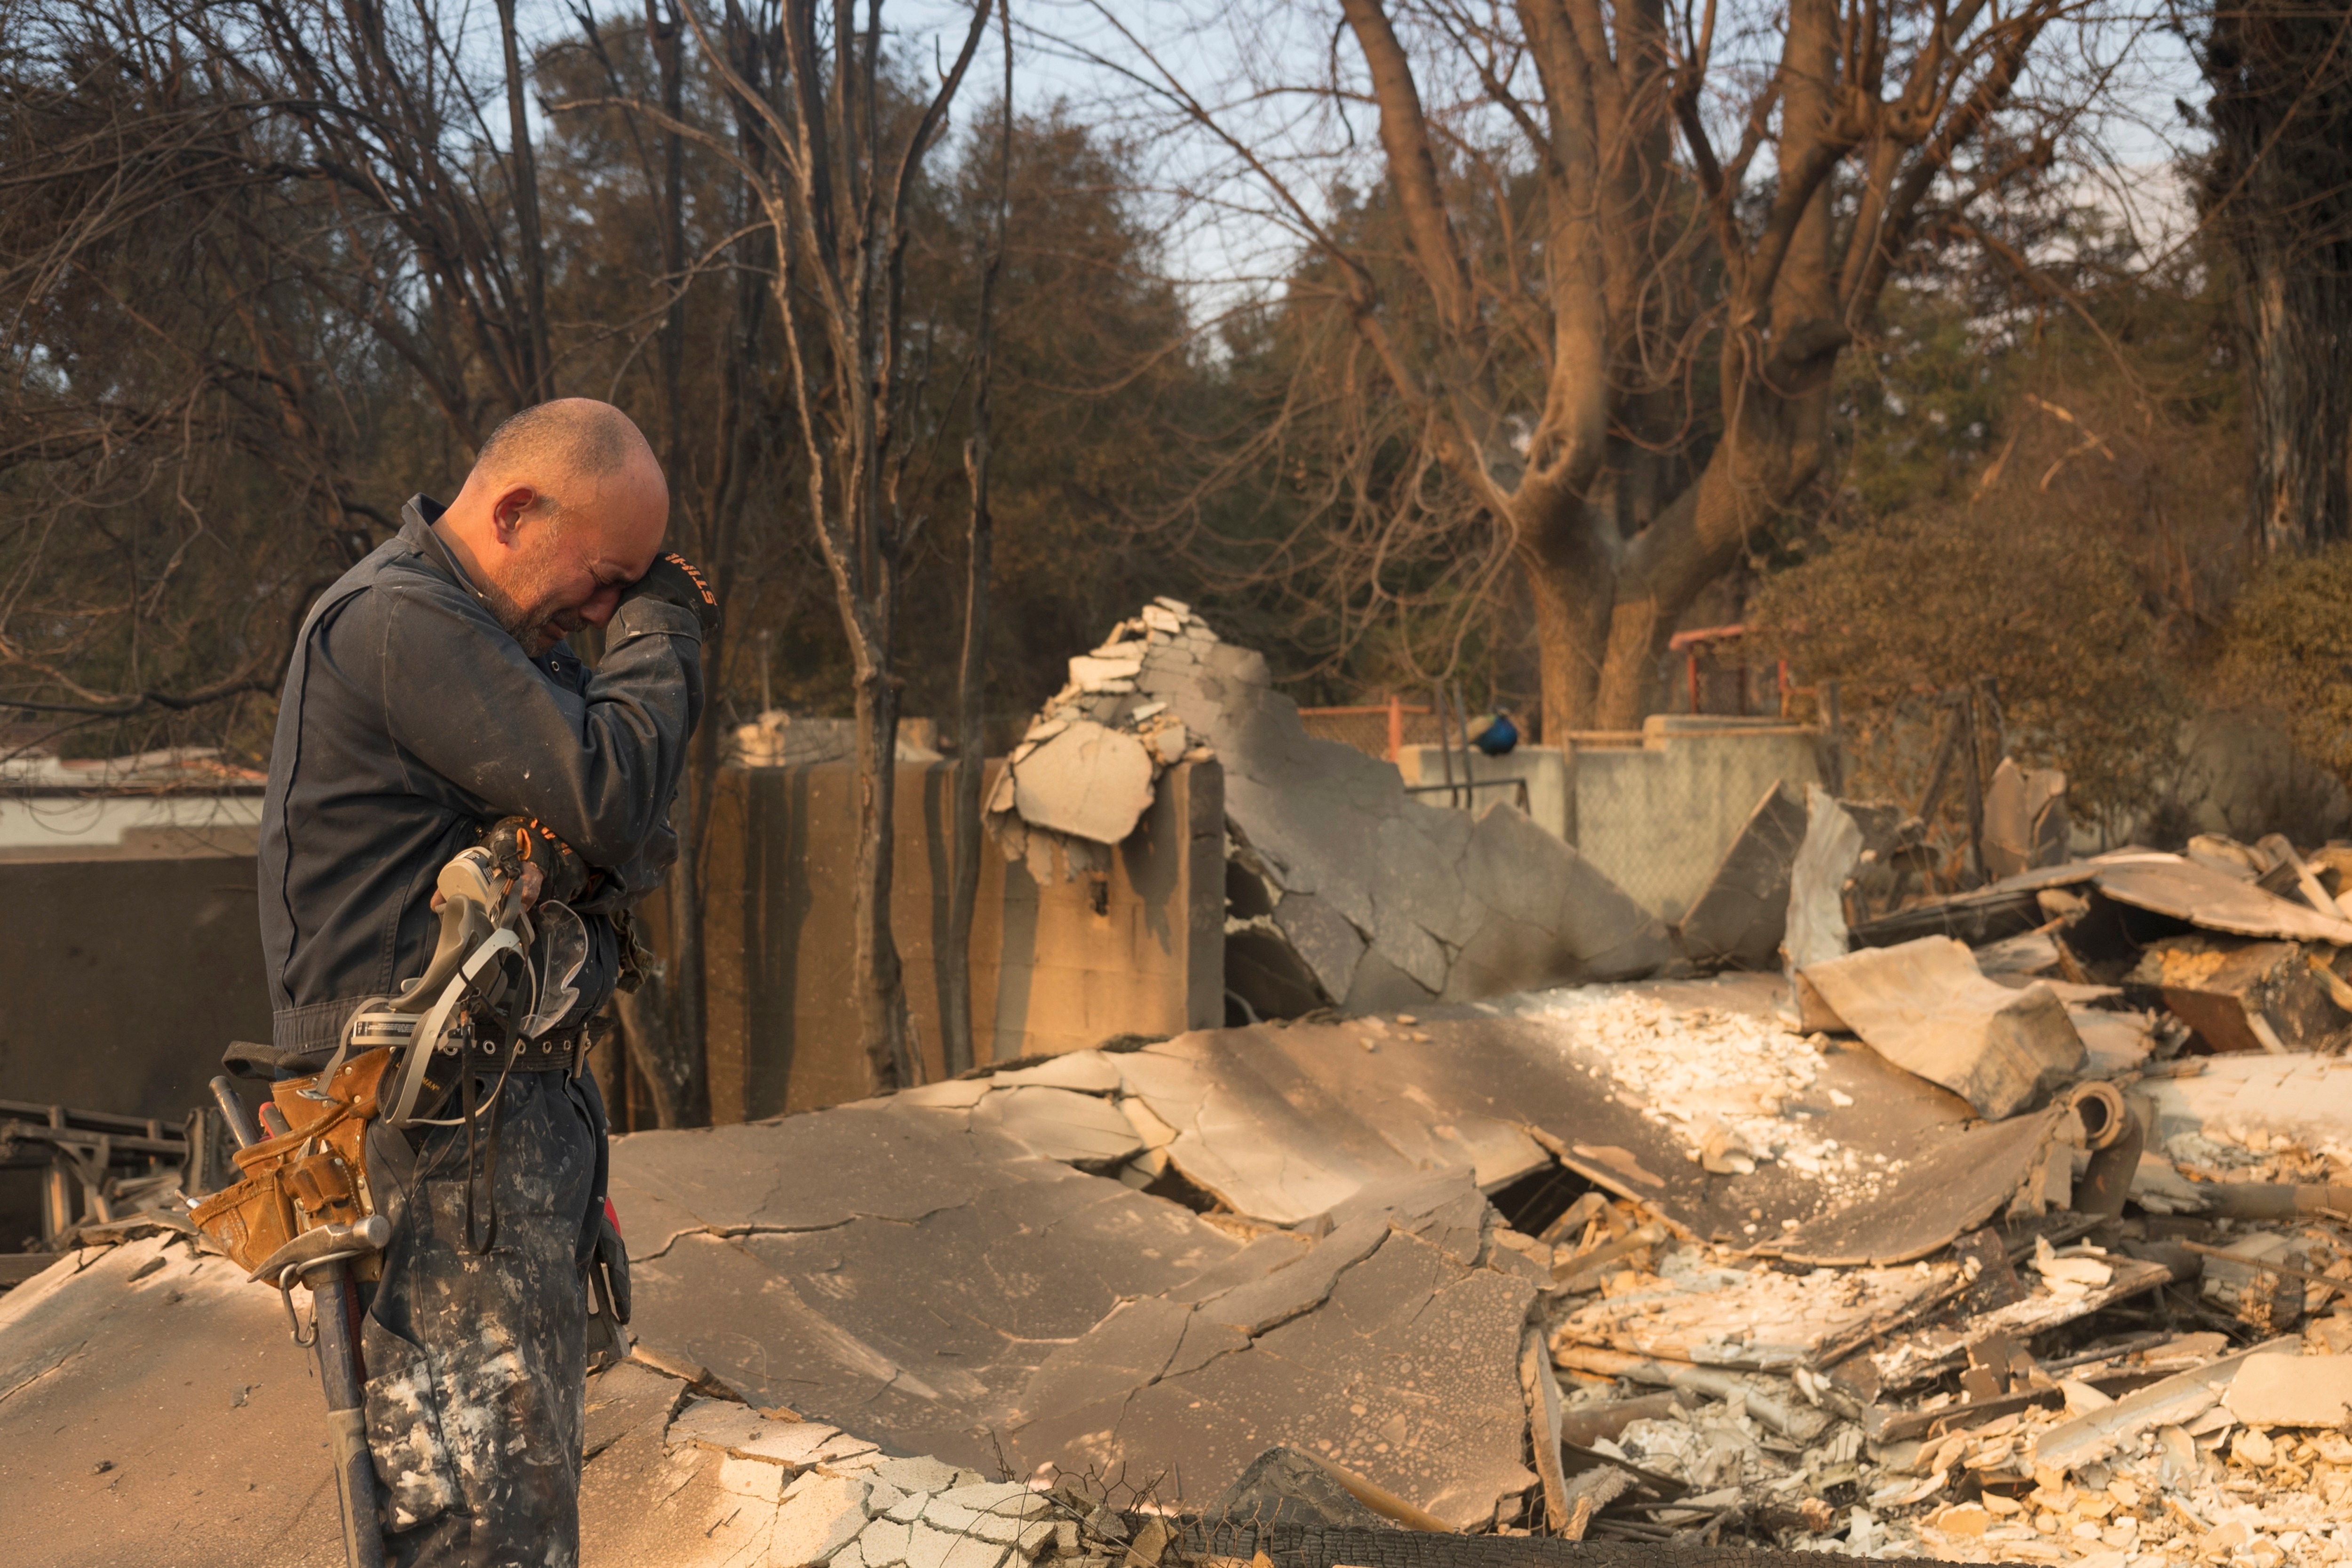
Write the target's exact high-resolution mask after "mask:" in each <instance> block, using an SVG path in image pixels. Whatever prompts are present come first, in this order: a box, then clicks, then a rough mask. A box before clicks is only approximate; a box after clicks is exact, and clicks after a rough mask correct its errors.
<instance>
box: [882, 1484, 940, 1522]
mask: <svg viewBox="0 0 2352 1568" xmlns="http://www.w3.org/2000/svg"><path fill="white" fill-rule="evenodd" d="M930 1500H931V1499H930V1494H929V1493H928V1492H908V1493H906V1494H905V1495H904V1496H902V1497H900V1498H899V1499H898V1501H896V1502H894V1503H892V1504H891V1505H890V1506H889V1507H888V1508H877V1509H875V1510H873V1511H874V1515H875V1517H876V1518H877V1519H895V1520H897V1521H898V1522H899V1523H900V1524H912V1523H914V1522H915V1521H917V1520H919V1519H920V1518H922V1517H923V1509H924V1507H925V1505H927V1504H928V1503H929V1501H930Z"/></svg>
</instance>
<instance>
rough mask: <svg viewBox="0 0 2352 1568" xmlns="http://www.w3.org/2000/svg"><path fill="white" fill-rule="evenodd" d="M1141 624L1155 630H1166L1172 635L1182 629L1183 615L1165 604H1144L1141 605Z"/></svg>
mask: <svg viewBox="0 0 2352 1568" xmlns="http://www.w3.org/2000/svg"><path fill="white" fill-rule="evenodd" d="M1143 624H1144V625H1145V626H1150V628H1151V629H1152V630H1153V631H1155V632H1167V633H1168V634H1170V635H1171V636H1173V635H1174V634H1176V633H1178V632H1181V631H1182V630H1183V629H1184V617H1183V616H1180V615H1178V614H1177V613H1176V612H1175V611H1173V610H1171V609H1170V608H1169V607H1168V606H1167V605H1144V606H1143Z"/></svg>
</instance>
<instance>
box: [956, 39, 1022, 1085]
mask: <svg viewBox="0 0 2352 1568" xmlns="http://www.w3.org/2000/svg"><path fill="white" fill-rule="evenodd" d="M997 18H998V21H999V23H1000V24H1001V26H1002V27H1003V34H1004V96H1003V100H1002V102H1001V103H1000V105H999V111H1000V113H1001V114H1002V116H1003V119H1002V120H1001V121H1000V122H999V124H998V126H997V132H996V133H997V139H998V144H997V150H996V215H995V218H996V221H995V224H994V233H993V234H992V235H991V236H990V239H989V250H988V256H987V258H986V259H985V260H984V261H982V264H981V269H980V323H979V328H978V335H977V340H976V342H974V344H973V350H972V360H973V365H972V381H971V441H970V442H969V443H967V445H966V446H965V447H964V458H963V464H964V473H965V476H966V478H967V479H969V480H970V482H971V527H970V529H969V530H968V531H967V535H966V539H965V542H964V543H965V555H964V586H963V648H962V652H961V660H960V661H959V663H958V666H957V670H956V762H955V776H954V780H953V783H954V787H955V813H954V816H955V829H954V836H953V839H952V843H953V845H954V857H955V860H954V868H953V871H952V881H951V882H950V886H949V889H948V930H947V952H946V963H945V964H944V965H943V973H942V974H941V977H940V1061H941V1063H942V1064H943V1065H944V1066H945V1068H946V1069H947V1073H948V1076H949V1077H950V1078H952V1077H954V1076H955V1075H956V1074H957V1073H960V1072H969V1071H970V1070H971V1068H973V1067H974V1066H975V1065H977V1064H976V1062H975V1061H974V1056H975V1047H974V1044H973V1038H972V1019H971V921H972V916H973V914H974V912H975V911H976V910H977V908H978V906H979V903H980V855H981V822H980V786H981V782H982V781H981V775H982V773H983V771H984V769H985V763H986V758H987V754H988V747H987V735H986V726H985V722H984V721H985V719H986V717H987V695H988V608H989V602H988V601H989V567H990V556H991V552H992V548H993V545H994V542H995V537H994V536H995V530H996V525H995V520H994V519H993V518H992V516H990V514H989V510H988V476H989V467H990V464H991V462H992V460H993V458H994V456H995V453H994V450H993V446H992V431H991V428H990V421H989V416H990V412H991V409H990V405H989V394H990V390H991V376H992V372H993V370H994V368H995V365H994V361H993V357H992V350H993V346H994V332H993V329H994V325H995V321H994V311H995V303H996V274H997V269H998V268H1001V267H1002V266H1003V264H1004V236H1005V230H1006V226H1007V224H1008V221H1009V216H1010V215H1009V208H1010V206H1011V205H1012V198H1013V7H1012V4H1011V0H997Z"/></svg>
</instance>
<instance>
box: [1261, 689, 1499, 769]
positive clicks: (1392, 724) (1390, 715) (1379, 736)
mask: <svg viewBox="0 0 2352 1568" xmlns="http://www.w3.org/2000/svg"><path fill="white" fill-rule="evenodd" d="M1298 717H1299V720H1300V721H1301V722H1303V723H1304V724H1305V725H1306V726H1307V733H1308V734H1310V735H1312V736H1314V737H1315V738H1316V739H1317V740H1318V741H1337V742H1339V743H1340V744H1341V745H1343V746H1353V747H1355V748H1356V750H1358V751H1360V752H1363V753H1364V755H1366V756H1368V757H1377V758H1379V759H1380V760H1381V762H1384V763H1392V762H1394V761H1396V753H1397V749H1398V748H1399V747H1402V746H1434V745H1437V744H1439V743H1440V742H1441V741H1442V740H1444V739H1447V738H1448V737H1446V736H1445V734H1444V729H1443V728H1442V726H1441V725H1440V723H1439V721H1438V717H1437V714H1436V712H1435V710H1433V709H1431V708H1428V707H1425V706H1423V707H1416V706H1413V705H1412V704H1411V703H1408V702H1405V701H1403V700H1401V699H1397V698H1391V699H1390V700H1388V701H1387V702H1383V703H1376V704H1372V705H1370V706H1366V707H1360V708H1301V709H1300V710H1298ZM1452 739H1453V740H1454V744H1456V745H1459V744H1460V743H1461V742H1460V739H1459V737H1453V738H1452Z"/></svg>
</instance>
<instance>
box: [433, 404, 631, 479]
mask: <svg viewBox="0 0 2352 1568" xmlns="http://www.w3.org/2000/svg"><path fill="white" fill-rule="evenodd" d="M632 460H642V461H645V462H648V463H650V462H652V461H653V460H654V449H653V447H651V446H650V445H648V444H647V443H646V438H645V435H644V433H643V432H641V431H639V430H638V428H637V426H636V425H635V422H634V421H632V420H631V419H630V418H629V416H627V415H625V414H624V413H622V412H621V411H620V410H619V409H617V408H615V407H614V406H613V405H611V404H609V403H599V402H597V401H596V400H595V399H594V398H593V397H559V398H557V399H555V401H553V402H552V403H540V404H534V405H531V406H530V407H529V408H526V409H524V410H523V411H522V412H521V413H520V414H517V415H514V416H510V417H509V418H508V419H507V420H505V421H504V422H503V423H501V424H500V425H499V427H498V428H497V429H495V430H493V431H491V432H490V438H489V439H488V440H487V441H485V442H483V443H482V451H481V455H480V456H479V457H478V458H475V459H474V472H475V473H477V474H491V475H496V476H500V477H504V476H508V475H530V474H576V475H580V476H582V477H583V478H587V479H596V478H600V477H602V476H604V475H607V474H613V473H617V472H619V471H620V470H621V469H622V468H625V467H627V466H628V464H629V463H630V462H631V461H632ZM471 482H472V480H471V479H468V480H467V483H469V484H470V483H471Z"/></svg>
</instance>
